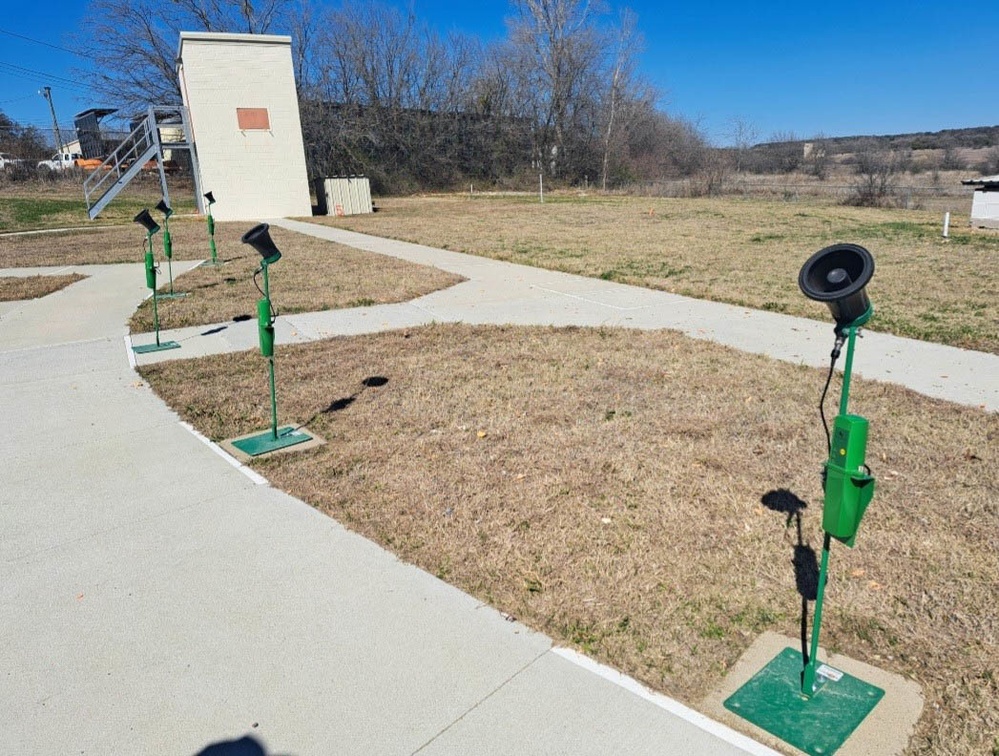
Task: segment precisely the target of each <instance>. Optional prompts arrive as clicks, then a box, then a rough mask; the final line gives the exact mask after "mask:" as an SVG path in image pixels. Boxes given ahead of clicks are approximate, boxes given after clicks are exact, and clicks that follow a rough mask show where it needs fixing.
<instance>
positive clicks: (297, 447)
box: [219, 425, 326, 464]
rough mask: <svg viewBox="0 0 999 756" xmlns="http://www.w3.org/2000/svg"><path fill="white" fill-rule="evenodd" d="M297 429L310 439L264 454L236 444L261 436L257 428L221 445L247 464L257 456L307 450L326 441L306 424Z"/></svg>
mask: <svg viewBox="0 0 999 756" xmlns="http://www.w3.org/2000/svg"><path fill="white" fill-rule="evenodd" d="M295 431H296V432H299V431H301V432H302V433H305V434H307V435H308V436H309V439H307V440H305V441H300V442H298V443H296V444H291V445H288V446H284V447H282V448H280V449H274V450H273V451H269V452H264V453H263V454H256V455H251V454H247V453H246V452H245V451H243V450H242V449H240V448H239V447H238V446H236V442H237V441H243V440H245V439H248V438H254V437H256V436H259V435H260V434H261V431H259V430H255V431H253V432H252V433H247V434H245V435H243V436H237V437H236V438H229V439H226V440H225V441H222V442H220V443H219V446H220V447H221V448H222V449H224V450H225V452H226V453H227V454H230V455H231V456H233V457H235V458H236V459H237V460H239V461H240V462H242V463H243V464H246V463H248V462H250V461H251V460H253V459H254V458H256V457H270V456H273V455H275V454H286V453H290V452H299V451H305V450H307V449H315V448H316V447H317V446H323V445H324V444H325V443H326V439H324V438H323V437H322V436H317V435H316V434H315V433H313V432H312V431H311V430H309V429H308V428H306V427H305V426H304V425H303V426H301V427H300V428H296V429H295ZM265 432H266V431H265Z"/></svg>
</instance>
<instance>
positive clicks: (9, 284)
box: [0, 273, 86, 302]
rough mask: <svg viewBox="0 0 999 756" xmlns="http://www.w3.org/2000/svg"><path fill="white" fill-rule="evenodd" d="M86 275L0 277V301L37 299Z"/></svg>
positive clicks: (80, 279)
mask: <svg viewBox="0 0 999 756" xmlns="http://www.w3.org/2000/svg"><path fill="white" fill-rule="evenodd" d="M84 278H86V276H81V275H80V274H79V273H70V274H68V275H65V276H12V277H6V276H5V277H2V278H0V302H19V301H22V300H25V299H38V298H40V297H44V296H47V295H49V294H52V293H54V292H57V291H59V290H60V289H65V288H66V287H67V286H70V285H71V284H75V283H76V282H77V281H82V280H83V279H84Z"/></svg>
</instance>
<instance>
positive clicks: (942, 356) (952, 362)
mask: <svg viewBox="0 0 999 756" xmlns="http://www.w3.org/2000/svg"><path fill="white" fill-rule="evenodd" d="M270 223H272V224H273V225H275V226H281V227H283V228H287V229H290V230H293V231H298V232H300V233H304V234H309V235H311V236H316V237H318V238H321V239H327V240H329V241H334V242H338V243H340V244H345V245H348V246H351V247H355V248H357V249H363V250H367V251H370V252H377V253H379V254H383V255H389V256H392V257H397V258H400V259H403V260H408V261H410V262H414V263H419V264H422V265H429V266H432V267H435V268H440V269H441V270H446V271H448V272H450V273H455V274H458V275H461V276H464V277H465V278H467V279H468V280H467V281H466V282H464V283H461V284H458V285H457V286H452V287H451V288H448V289H444V290H442V291H437V292H433V293H432V294H428V295H426V296H424V297H420V298H419V299H415V300H413V301H411V302H404V303H401V304H395V305H381V306H377V307H361V308H356V309H352V310H332V311H328V312H316V313H305V314H298V315H282V316H280V317H279V318H278V320H277V323H276V327H277V339H278V342H279V343H290V342H303V341H312V340H315V339H319V338H326V337H329V336H335V335H351V334H360V333H371V332H375V331H384V330H392V329H396V328H407V327H413V326H418V325H425V324H428V323H432V322H437V323H454V322H463V323H477V324H485V323H497V324H512V325H553V326H568V325H578V326H606V327H624V328H640V329H653V330H655V329H663V328H669V329H673V330H677V331H681V332H683V333H685V334H687V335H688V336H691V337H693V338H696V339H706V340H709V341H715V342H718V343H720V344H724V345H726V346H730V347H733V348H735V349H739V350H741V351H744V352H752V353H755V354H763V355H766V356H768V357H773V358H775V359H779V360H784V361H787V362H793V363H796V364H805V365H812V366H815V367H827V366H828V364H829V352H830V350H831V349H832V342H833V324H832V320H831V319H830V321H829V322H828V323H823V322H820V321H817V320H808V319H806V318H798V317H792V316H790V315H780V314H777V313H772V312H764V311H761V310H751V309H748V308H745V307H736V306H734V305H727V304H720V303H718V302H707V301H704V300H700V299H691V298H689V297H682V296H679V295H676V294H670V293H668V292H662V291H652V290H651V289H643V288H641V287H637V286H627V285H624V284H619V283H614V282H612V281H601V280H598V279H594V278H584V277H582V276H575V275H570V274H568V273H558V272H554V271H548V270H542V269H540V268H531V267H527V266H523V265H515V264H513V263H506V262H500V261H497V260H490V259H487V258H483V257H475V256H473V255H465V254H460V253H457V252H448V251H446V250H441V249H434V248H432V247H424V246H421V245H418V244H408V243H406V242H400V241H395V240H391V239H382V238H378V237H374V236H367V235H365V234H358V233H354V232H351V231H343V230H340V229H335V228H330V227H326V226H320V225H317V224H314V223H303V222H301V221H293V220H273V221H270ZM330 264H331V265H335V264H336V260H335V258H332V259H331V261H330ZM274 299H275V302H276V303H277V306H278V310H280V306H281V292H280V291H275V292H274ZM876 306H877V303H876V302H875V307H876ZM873 325H875V326H876V315H875V322H874V323H873ZM163 333H164V337H165V338H168V339H173V340H176V341H178V342H180V343H181V344H182V345H183V348H182V350H178V351H175V352H160V353H153V354H150V355H144V356H142V357H141V358H140V363H142V364H145V363H148V362H156V361H159V360H167V359H177V358H180V357H188V356H195V355H201V354H215V353H219V352H227V351H233V350H240V349H253V348H255V347H256V345H257V327H256V322H255V321H247V322H243V323H220V324H217V325H214V326H204V327H199V328H185V329H178V330H172V331H165V332H163ZM144 338H146V340H149V337H148V336H147V337H144ZM137 339H138V337H137ZM137 343H139V342H138V340H137ZM840 367H842V362H841V363H840ZM854 374H855V375H859V376H861V377H863V378H868V379H871V380H877V381H885V382H889V383H897V384H900V385H903V386H907V387H908V388H911V389H913V390H914V391H918V392H919V393H921V394H924V395H926V396H931V397H934V398H937V399H945V400H947V401H951V402H956V403H958V404H966V405H970V406H973V407H980V408H983V409H987V410H990V411H997V410H999V356H996V355H993V354H987V353H983V352H973V351H969V350H965V349H956V348H954V347H949V346H943V345H941V344H932V343H929V342H925V341H916V340H914V339H904V338H900V337H898V336H892V335H890V334H884V333H875V332H871V331H866V330H865V331H864V332H863V340H862V341H861V342H860V343H859V346H858V349H857V356H856V360H855V362H854Z"/></svg>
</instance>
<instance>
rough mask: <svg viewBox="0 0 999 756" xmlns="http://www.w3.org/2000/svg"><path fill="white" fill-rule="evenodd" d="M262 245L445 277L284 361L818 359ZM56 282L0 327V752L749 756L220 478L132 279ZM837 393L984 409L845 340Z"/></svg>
mask: <svg viewBox="0 0 999 756" xmlns="http://www.w3.org/2000/svg"><path fill="white" fill-rule="evenodd" d="M274 223H275V224H276V225H277V224H279V225H281V226H284V227H287V228H290V229H294V230H298V231H302V232H304V233H310V234H314V235H317V236H320V237H322V238H327V239H330V240H333V241H338V242H341V243H345V244H350V245H352V246H355V247H358V248H361V249H368V250H371V251H374V252H379V253H382V254H389V255H393V256H396V257H401V258H404V259H408V260H412V261H414V262H419V263H423V264H427V265H433V266H436V267H439V268H442V269H445V270H449V271H452V272H455V273H459V274H461V275H463V276H465V277H466V278H467V279H468V281H466V282H465V283H462V284H460V285H458V286H455V287H452V288H450V289H447V290H445V291H440V292H435V293H433V294H430V295H428V296H426V297H422V298H420V299H418V300H415V301H413V302H409V303H404V304H400V305H390V306H384V307H371V308H360V309H356V310H346V311H337V312H326V313H311V314H304V315H294V316H282V317H280V318H279V319H278V323H277V325H278V340H279V342H280V343H288V342H292V341H307V340H311V339H316V338H321V337H324V336H330V335H334V334H352V333H364V332H372V331H379V330H385V329H392V328H399V327H407V326H415V325H419V324H423V323H429V322H433V321H436V322H457V321H463V322H469V323H514V324H517V323H523V324H535V323H542V324H552V325H570V324H576V325H591V326H625V327H634V328H676V329H679V330H682V331H684V332H686V333H688V334H690V335H692V336H694V337H696V338H704V339H712V340H715V341H719V342H721V343H724V344H728V345H730V346H733V347H737V348H740V349H744V350H747V351H752V352H758V353H762V354H767V355H770V356H773V357H776V358H778V359H782V360H789V361H792V362H801V363H806V364H812V365H825V364H826V361H827V359H828V352H829V349H830V347H831V336H832V327H831V324H824V323H819V322H814V321H809V320H803V319H800V318H791V317H787V316H782V315H776V314H772V313H763V312H755V311H751V310H746V309H744V308H738V307H730V306H727V305H719V304H713V303H708V302H701V301H697V300H691V299H686V298H683V297H677V296H674V295H670V294H665V293H662V292H653V291H649V290H645V289H640V288H635V287H628V286H622V285H620V284H614V283H610V282H605V281H597V280H593V279H586V278H580V277H576V276H569V275H565V274H559V273H552V272H549V271H543V270H538V269H534V268H524V267H522V266H516V265H511V264H508V263H501V262H496V261H492V260H486V259H483V258H476V257H471V256H467V255H460V254H456V253H451V252H446V251H442V250H434V249H430V248H426V247H421V246H418V245H412V244H404V243H401V242H393V241H388V240H383V239H376V238H373V237H367V236H363V235H360V234H353V233H350V232H344V231H338V230H335V229H330V228H323V227H320V226H316V225H313V224H304V223H299V222H295V221H275V222H274ZM175 267H177V268H178V271H176V272H177V274H178V275H179V273H180V272H181V271H182V268H181V267H180V266H179V264H175ZM64 270H65V272H69V271H73V270H77V271H80V272H83V273H85V274H87V275H89V276H90V277H89V278H88V279H87V280H86V281H83V282H80V283H77V284H75V285H73V286H71V287H69V288H67V289H65V290H63V291H61V292H59V293H57V294H54V295H51V296H49V297H45V298H44V299H41V300H37V301H34V302H29V303H23V302H22V303H13V304H9V305H6V306H4V307H2V308H0V412H2V414H3V417H4V418H5V423H4V428H5V430H6V431H7V432H6V433H4V434H3V437H2V441H0V455H2V459H3V460H4V468H3V469H4V486H3V487H2V490H0V516H2V524H3V527H2V528H0V565H2V568H3V576H2V577H3V579H2V580H0V612H2V615H0V616H2V617H3V621H4V628H3V629H4V632H3V634H2V643H0V665H2V669H3V670H4V671H5V674H4V684H3V686H0V713H2V715H3V716H4V720H5V723H6V724H5V727H4V728H3V730H2V731H0V752H3V753H46V754H47V753H69V752H83V753H176V754H194V753H197V752H198V751H199V750H201V749H203V748H205V747H206V746H208V745H209V744H212V743H218V742H221V741H229V740H234V739H236V738H240V737H250V738H252V739H253V742H254V743H256V744H257V745H259V746H260V751H259V752H263V753H267V754H271V755H273V754H296V755H298V756H304V755H305V754H331V753H336V754H365V755H367V754H414V753H421V754H477V755H478V754H487V755H488V754H574V755H575V754H662V753H670V754H740V753H754V754H762V753H772V752H771V751H769V750H768V749H766V748H764V747H762V746H760V745H759V744H757V743H755V742H753V741H751V740H749V739H747V738H745V737H743V736H742V735H739V734H737V733H735V732H733V731H731V730H729V729H727V728H725V727H722V726H720V725H718V724H716V723H714V722H712V721H710V720H708V719H706V718H704V717H703V716H701V715H699V714H697V713H695V712H692V711H690V710H689V709H686V708H685V707H683V706H681V705H679V704H677V703H676V702H674V701H671V700H669V699H666V698H664V697H662V696H658V695H656V694H652V693H650V692H649V691H647V690H645V689H643V688H641V686H638V685H637V684H635V683H634V682H633V681H630V680H628V679H626V678H623V677H621V676H620V675H618V674H617V673H615V672H613V671H611V670H608V669H606V668H603V667H600V666H599V665H595V664H593V663H592V662H589V661H588V660H586V659H585V658H582V657H580V656H578V655H577V654H575V653H573V652H571V651H567V650H565V649H559V648H554V647H553V645H552V642H551V640H550V639H549V638H547V637H545V636H542V635H540V634H537V633H534V632H532V631H530V630H529V629H528V628H526V627H524V626H522V625H520V624H519V623H517V622H515V621H509V620H508V618H505V617H503V616H501V615H499V614H498V613H497V612H495V611H494V610H492V609H490V608H489V607H487V606H483V605H481V604H480V603H478V602H477V601H476V600H474V599H472V598H471V597H469V596H467V595H465V594H463V593H461V592H460V591H458V590H456V589H454V588H452V587H450V586H448V585H446V584H444V583H442V582H440V581H438V580H437V579H435V578H433V577H432V576H430V575H428V574H426V573H424V572H422V571H420V570H418V569H416V568H414V567H412V566H409V565H405V564H402V563H400V562H399V561H398V560H397V559H396V558H395V557H394V556H392V555H391V554H389V553H387V552H385V551H383V550H382V549H380V548H379V547H377V546H375V545H374V544H372V543H370V542H368V541H366V540H364V539H363V538H361V537H359V536H357V535H354V534H352V533H350V532H349V531H347V530H345V529H344V528H342V527H341V526H340V525H339V524H338V523H336V522H335V521H333V520H331V519H330V518H328V517H326V516H325V515H322V514H319V513H318V512H316V511H315V510H313V509H312V508H311V507H309V506H307V505H305V504H303V503H302V502H300V501H298V500H296V499H293V498H291V497H289V496H287V495H285V494H283V493H281V492H279V491H276V490H274V489H272V488H270V487H269V486H267V485H266V482H265V481H263V480H262V479H260V478H259V477H258V476H256V475H255V474H253V473H252V472H250V471H248V470H246V469H245V468H242V467H239V466H238V465H236V464H235V463H234V462H233V460H231V459H230V458H228V457H226V456H224V455H223V454H221V453H219V451H218V449H217V448H215V447H213V446H212V445H210V444H208V443H206V442H204V441H203V440H202V439H200V438H199V437H197V436H196V434H194V433H193V432H191V431H190V430H189V429H187V428H186V427H185V426H183V425H182V424H180V423H179V422H178V419H177V417H176V415H174V414H173V413H172V412H170V411H169V410H168V409H167V408H166V407H165V406H164V405H163V403H162V402H161V401H160V400H159V399H158V398H157V397H155V396H154V395H153V394H152V393H151V392H150V391H149V389H148V388H147V387H146V386H144V384H143V383H142V382H141V381H140V380H138V377H137V376H136V374H135V373H134V372H133V371H132V370H131V368H130V366H129V359H130V353H129V352H128V351H127V350H126V348H125V342H124V337H125V336H126V329H125V326H124V323H125V322H126V320H127V318H128V316H129V315H130V314H131V312H133V311H134V309H135V307H136V306H138V304H139V303H140V302H141V301H142V299H143V298H144V296H145V294H146V291H145V289H144V288H143V287H142V284H143V275H142V269H141V266H137V265H136V266H93V267H88V268H85V269H84V268H67V269H64ZM47 272H54V271H53V270H50V271H47ZM275 299H276V301H277V304H278V306H279V307H280V292H275ZM163 337H164V338H171V339H175V340H177V341H179V342H181V344H182V348H181V349H179V350H173V351H170V352H163V353H158V354H152V355H144V356H142V357H141V358H140V359H141V360H142V361H154V360H156V359H176V358H185V357H192V356H196V355H199V354H208V353H215V352H222V351H229V350H233V349H251V348H256V339H257V335H256V324H255V322H253V321H250V322H248V323H228V324H219V325H218V326H215V327H212V326H205V327H201V328H195V329H182V330H178V331H169V332H164V334H163ZM134 340H135V342H136V343H145V342H146V341H150V340H151V337H150V336H136V337H135V339H134ZM856 370H857V372H858V373H860V374H862V375H864V376H865V377H867V378H876V379H879V380H889V381H892V382H895V383H902V384H904V385H907V386H910V387H911V388H913V389H915V390H917V391H920V392H922V393H925V394H927V395H929V396H935V397H939V398H943V399H948V400H950V401H954V402H960V403H964V404H970V405H974V406H983V407H986V408H988V409H989V410H993V411H994V410H996V409H999V358H996V357H995V356H993V355H986V354H978V353H974V352H965V351H962V350H957V349H951V348H949V347H941V346H937V345H932V344H924V343H921V342H915V341H910V340H906V339H898V338H894V337H890V336H884V335H879V334H872V333H868V334H866V336H865V341H864V343H863V348H862V349H861V350H859V352H858V357H857V364H856ZM862 727H863V726H862ZM860 734H861V732H860V731H859V730H858V735H860ZM246 752H252V751H246Z"/></svg>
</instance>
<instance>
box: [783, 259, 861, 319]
mask: <svg viewBox="0 0 999 756" xmlns="http://www.w3.org/2000/svg"><path fill="white" fill-rule="evenodd" d="M873 275H874V257H873V256H872V255H871V253H870V252H868V251H867V250H866V249H864V248H863V247H861V246H860V245H858V244H833V245H832V246H829V247H825V248H823V249H820V250H819V251H818V252H816V253H815V254H814V255H812V256H811V257H809V258H808V260H807V261H806V262H805V264H804V265H802V266H801V271H800V272H799V273H798V286H799V287H800V288H801V291H802V293H803V294H804V295H805V296H806V297H808V298H809V299H814V300H815V301H817V302H824V303H825V304H826V305H827V306H828V307H829V311H830V312H831V313H832V316H833V319H835V321H836V323H837V325H838V326H839V327H840V328H843V327H847V326H851V325H853V326H860V325H862V324H863V323H866V322H867V320H868V319H869V318H870V317H871V315H872V313H873V312H874V310H873V308H872V307H871V301H870V299H868V297H867V292H866V290H865V287H866V286H867V283H868V282H869V281H870V280H871V277H872V276H873Z"/></svg>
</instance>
